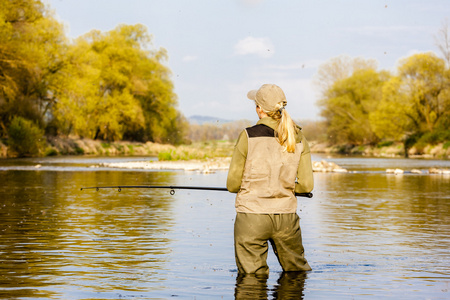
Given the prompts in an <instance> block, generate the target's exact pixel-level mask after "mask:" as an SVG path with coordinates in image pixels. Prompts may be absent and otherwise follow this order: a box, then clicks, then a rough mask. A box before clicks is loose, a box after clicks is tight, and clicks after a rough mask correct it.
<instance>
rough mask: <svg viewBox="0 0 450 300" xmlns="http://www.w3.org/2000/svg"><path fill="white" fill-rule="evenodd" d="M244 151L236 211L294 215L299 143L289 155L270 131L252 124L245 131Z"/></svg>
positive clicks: (264, 126) (273, 132)
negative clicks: (246, 148)
mask: <svg viewBox="0 0 450 300" xmlns="http://www.w3.org/2000/svg"><path fill="white" fill-rule="evenodd" d="M245 131H246V133H247V138H248V152H247V159H246V162H245V167H244V173H243V176H242V183H241V189H240V191H239V192H238V193H237V195H236V211H237V212H244V213H258V214H265V213H266V214H273V213H295V212H296V210H297V198H296V197H295V192H294V189H295V180H296V177H297V169H298V165H299V162H300V157H301V154H302V151H303V144H302V143H301V142H298V143H297V144H296V146H295V152H294V153H289V152H287V151H285V150H284V147H283V146H281V145H280V143H279V142H278V138H277V137H276V136H275V131H274V129H272V128H270V127H268V126H266V125H263V124H259V125H255V126H253V127H249V128H247V129H246V130H245Z"/></svg>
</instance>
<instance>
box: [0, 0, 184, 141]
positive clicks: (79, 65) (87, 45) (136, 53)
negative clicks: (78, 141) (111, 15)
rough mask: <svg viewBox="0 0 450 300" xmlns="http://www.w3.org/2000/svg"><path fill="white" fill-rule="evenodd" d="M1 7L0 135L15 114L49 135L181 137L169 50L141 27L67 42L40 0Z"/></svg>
mask: <svg viewBox="0 0 450 300" xmlns="http://www.w3.org/2000/svg"><path fill="white" fill-rule="evenodd" d="M0 6H1V7H2V10H1V11H0V39H1V41H2V43H1V44H0V70H1V72H0V137H2V138H6V137H7V133H8V127H9V126H10V122H11V120H12V119H13V118H14V117H15V116H20V117H23V118H26V119H28V120H32V121H34V122H35V123H36V124H37V125H38V126H39V127H41V128H45V129H46V131H47V133H48V134H54V135H66V136H68V135H76V136H79V137H87V138H98V139H104V140H108V141H114V140H121V139H130V140H137V141H142V142H145V141H156V142H163V143H173V144H177V143H181V142H183V141H184V139H185V135H186V130H187V128H186V121H185V119H184V116H183V115H182V114H181V113H180V112H179V111H178V110H177V108H176V106H177V99H176V95H175V93H174V91H173V89H174V87H173V83H172V81H171V79H170V76H171V73H170V70H169V69H168V68H167V67H166V66H165V65H164V63H165V61H166V60H167V53H166V50H165V49H162V48H161V49H154V48H153V46H152V43H151V42H152V37H151V35H150V34H149V33H148V32H147V29H146V28H145V27H144V26H143V25H140V24H137V25H119V26H118V27H117V28H115V29H114V30H111V31H109V32H101V31H98V30H93V31H91V32H89V33H87V34H86V35H84V36H81V37H79V38H78V39H76V40H74V41H72V42H69V41H68V40H67V39H66V37H65V34H64V31H63V26H62V25H61V24H60V23H58V22H57V21H56V20H55V19H54V17H53V16H52V14H51V12H50V11H49V10H48V8H47V7H46V6H45V5H44V4H43V3H42V1H39V0H29V1H25V0H15V1H10V0H0Z"/></svg>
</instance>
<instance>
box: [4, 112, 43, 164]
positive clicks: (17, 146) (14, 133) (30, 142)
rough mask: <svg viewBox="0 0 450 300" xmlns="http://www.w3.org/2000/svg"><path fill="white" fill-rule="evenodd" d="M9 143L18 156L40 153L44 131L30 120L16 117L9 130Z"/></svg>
mask: <svg viewBox="0 0 450 300" xmlns="http://www.w3.org/2000/svg"><path fill="white" fill-rule="evenodd" d="M8 135H9V139H8V144H9V147H10V149H11V150H12V151H14V152H16V153H17V155H18V156H21V157H22V156H33V155H37V154H39V152H40V150H41V149H42V147H43V145H44V138H43V136H44V131H43V130H42V129H40V128H39V127H38V126H37V125H36V124H34V123H33V122H32V121H30V120H26V119H24V118H22V117H14V119H13V120H12V121H11V124H10V126H9V130H8Z"/></svg>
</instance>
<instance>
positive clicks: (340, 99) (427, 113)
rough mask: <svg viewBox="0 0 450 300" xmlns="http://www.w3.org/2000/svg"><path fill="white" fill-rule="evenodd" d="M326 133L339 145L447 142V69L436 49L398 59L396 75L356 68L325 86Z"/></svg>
mask: <svg viewBox="0 0 450 300" xmlns="http://www.w3.org/2000/svg"><path fill="white" fill-rule="evenodd" d="M319 105H320V106H321V107H322V111H321V114H322V116H323V117H324V118H325V122H326V124H327V128H328V138H329V141H331V142H332V143H339V144H352V145H361V144H377V143H379V142H383V141H401V142H403V143H404V148H405V154H407V151H408V149H410V148H411V147H412V146H414V145H416V146H417V147H419V146H420V147H424V145H426V144H435V143H445V142H446V141H448V140H449V137H450V134H449V129H448V128H450V69H449V68H448V66H447V65H446V62H445V61H444V60H443V59H441V58H439V57H437V56H436V55H435V54H434V53H418V54H414V55H412V56H410V57H407V58H405V59H402V60H400V62H399V64H398V68H397V73H396V75H394V76H393V75H390V74H389V73H387V72H386V71H379V72H377V71H375V70H373V69H371V68H368V69H365V70H363V69H359V70H356V71H354V72H353V73H352V74H351V75H349V76H348V77H346V78H344V79H340V80H336V81H335V82H334V83H333V85H331V86H329V87H328V88H327V89H326V90H325V92H324V96H323V98H322V99H321V100H320V101H319Z"/></svg>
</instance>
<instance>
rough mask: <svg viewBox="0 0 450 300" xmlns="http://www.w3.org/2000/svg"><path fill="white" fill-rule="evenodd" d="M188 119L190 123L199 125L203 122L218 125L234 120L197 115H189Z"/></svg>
mask: <svg viewBox="0 0 450 300" xmlns="http://www.w3.org/2000/svg"><path fill="white" fill-rule="evenodd" d="M188 120H189V123H191V124H199V125H203V124H205V123H210V124H216V125H220V124H225V123H230V122H234V121H233V120H225V119H221V118H216V117H209V116H199V115H195V116H191V117H189V118H188Z"/></svg>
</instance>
